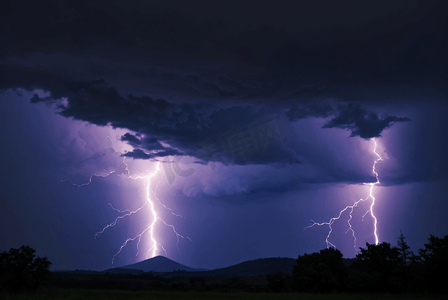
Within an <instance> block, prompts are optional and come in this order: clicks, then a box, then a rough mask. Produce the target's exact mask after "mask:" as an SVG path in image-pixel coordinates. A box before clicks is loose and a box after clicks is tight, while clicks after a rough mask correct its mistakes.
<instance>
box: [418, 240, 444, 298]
mask: <svg viewBox="0 0 448 300" xmlns="http://www.w3.org/2000/svg"><path fill="white" fill-rule="evenodd" d="M428 241H429V243H427V244H425V248H424V249H420V250H419V251H418V252H419V254H420V260H421V262H422V264H423V272H424V278H425V279H426V280H425V281H426V287H427V289H429V290H430V291H434V292H442V293H447V290H446V283H447V282H448V275H447V270H448V235H446V236H445V237H444V238H443V239H441V238H438V237H435V236H433V235H432V234H431V235H430V237H429V239H428Z"/></svg>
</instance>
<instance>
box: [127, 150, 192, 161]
mask: <svg viewBox="0 0 448 300" xmlns="http://www.w3.org/2000/svg"><path fill="white" fill-rule="evenodd" d="M182 154H183V153H181V152H179V151H177V150H175V149H166V150H162V151H158V152H155V153H149V154H147V153H145V152H144V151H143V150H141V149H134V150H132V151H131V152H126V153H124V154H122V155H121V156H124V157H132V158H134V159H156V158H157V157H164V156H169V155H182Z"/></svg>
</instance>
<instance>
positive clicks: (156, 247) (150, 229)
mask: <svg viewBox="0 0 448 300" xmlns="http://www.w3.org/2000/svg"><path fill="white" fill-rule="evenodd" d="M126 170H127V172H128V174H129V173H130V171H129V169H128V166H127V164H126ZM159 171H160V162H157V165H156V167H155V170H154V171H153V172H151V173H149V174H145V175H139V176H130V175H129V176H128V177H127V178H129V179H143V180H146V199H145V203H144V204H143V205H142V206H140V207H139V208H137V209H136V210H132V211H131V210H119V209H117V208H115V207H113V206H112V204H111V203H109V205H110V207H111V208H112V209H113V210H115V211H117V212H119V213H124V214H123V215H120V216H118V217H117V218H115V220H114V221H113V222H112V223H109V224H107V225H106V226H104V227H103V229H102V230H100V231H98V232H96V233H95V238H97V237H99V236H100V235H102V234H103V233H104V231H106V230H107V229H109V228H111V227H114V226H115V225H116V224H117V222H118V221H119V220H121V219H124V218H126V217H129V216H131V215H133V214H136V213H138V212H139V211H140V210H142V209H143V208H145V207H146V206H148V207H149V210H150V218H151V222H150V223H149V225H148V226H147V227H146V228H145V229H144V230H143V231H142V232H141V233H139V234H138V235H136V236H134V237H132V238H128V239H126V240H125V241H124V242H123V244H122V245H121V246H120V248H119V250H118V252H117V253H115V254H114V255H113V257H112V266H113V264H114V260H115V257H116V256H117V255H118V254H120V253H121V251H122V250H123V248H124V247H126V246H127V245H128V243H129V242H132V241H135V240H137V254H136V256H138V254H139V253H140V249H139V245H140V241H141V239H142V236H143V235H145V234H146V233H148V234H149V241H150V249H149V250H148V253H147V257H146V258H152V257H155V256H156V255H157V254H158V253H159V252H160V251H162V250H163V252H164V253H165V256H167V251H166V250H165V248H164V247H163V245H162V244H161V243H160V242H158V241H157V239H156V235H155V232H154V230H155V228H156V225H157V222H158V221H161V222H162V223H163V224H164V225H165V226H167V227H170V228H171V229H172V230H173V233H174V234H175V236H176V241H177V242H176V245H177V248H178V249H179V238H182V239H188V240H190V241H191V239H190V238H189V237H187V236H183V235H181V234H179V233H178V232H177V230H176V228H175V227H174V225H171V224H168V223H167V222H165V221H164V220H163V219H161V218H160V217H159V215H158V214H157V211H156V208H155V205H154V203H155V202H154V201H153V198H154V199H155V200H157V202H158V204H160V206H162V207H163V208H165V209H167V210H169V211H170V213H171V214H172V215H174V216H176V217H181V218H183V216H181V215H180V214H176V213H174V211H173V210H172V209H171V208H169V207H167V206H166V205H165V204H163V203H162V202H161V201H160V200H159V198H157V196H156V191H157V188H158V186H159V184H160V182H161V180H159V182H158V183H157V185H156V187H155V189H154V190H152V189H151V181H152V178H153V177H154V176H155V175H157V174H158V172H159ZM112 173H114V171H112V172H110V173H109V174H107V175H105V176H102V175H92V176H90V178H89V181H88V182H86V183H82V184H76V183H73V182H72V181H71V180H70V179H60V180H59V181H58V182H66V181H68V182H70V183H71V184H72V185H74V186H77V187H83V186H87V185H90V184H91V183H92V177H93V176H97V177H107V176H109V175H111V174H112ZM151 194H152V195H153V197H151Z"/></svg>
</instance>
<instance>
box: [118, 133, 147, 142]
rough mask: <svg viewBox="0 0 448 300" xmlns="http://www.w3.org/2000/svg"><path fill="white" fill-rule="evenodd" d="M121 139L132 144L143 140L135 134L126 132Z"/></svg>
mask: <svg viewBox="0 0 448 300" xmlns="http://www.w3.org/2000/svg"><path fill="white" fill-rule="evenodd" d="M121 141H123V142H128V143H129V144H131V145H140V144H141V143H142V142H141V141H140V139H138V138H137V137H136V136H135V135H132V134H130V133H126V134H125V135H123V136H122V137H121Z"/></svg>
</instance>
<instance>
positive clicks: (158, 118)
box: [0, 66, 300, 164]
mask: <svg viewBox="0 0 448 300" xmlns="http://www.w3.org/2000/svg"><path fill="white" fill-rule="evenodd" d="M5 69H7V70H8V72H5V73H3V74H8V76H5V77H3V76H2V78H1V79H2V81H1V83H0V88H3V89H6V88H18V87H22V88H26V89H29V90H34V89H43V90H44V91H48V92H50V94H51V96H47V97H43V98H40V97H39V96H37V94H36V95H34V96H33V98H32V102H33V103H39V102H45V103H48V102H49V103H53V102H57V100H58V99H62V98H67V103H68V105H67V106H62V105H59V106H58V107H59V109H60V111H59V114H60V115H62V116H64V117H68V118H70V117H72V118H74V119H76V120H82V121H86V122H89V123H91V124H95V125H99V126H106V125H111V126H112V127H115V128H126V129H129V130H131V131H134V132H136V133H138V134H139V135H140V137H139V138H137V136H133V135H131V134H127V135H124V136H123V137H122V138H121V139H122V140H123V141H127V142H128V143H129V144H131V145H132V146H133V147H134V148H135V152H130V153H126V154H125V156H128V157H133V158H140V159H152V158H155V157H157V156H159V157H162V156H167V155H179V154H186V155H191V156H195V155H196V156H197V154H196V153H197V151H196V150H197V149H198V147H201V144H203V143H205V142H207V141H208V140H210V139H212V138H215V139H220V138H221V137H222V136H228V135H229V134H231V133H233V132H234V131H235V130H236V131H238V130H242V129H247V130H248V131H250V128H249V126H251V125H253V124H256V123H257V122H260V121H264V120H265V119H266V118H267V117H269V115H272V114H273V113H275V112H274V111H272V110H270V111H269V112H268V111H267V110H266V109H265V108H263V106H260V107H254V106H247V105H246V106H237V105H235V106H233V107H229V108H225V109H223V108H222V106H218V105H215V104H203V103H196V104H189V103H170V102H168V101H166V100H164V99H152V98H151V97H148V96H145V95H143V96H134V95H127V96H121V95H120V94H119V93H118V91H117V90H116V89H115V88H114V87H111V86H109V85H108V84H107V83H106V82H105V81H104V80H101V79H96V80H93V81H91V82H90V83H86V82H71V81H69V80H65V79H62V78H60V77H59V76H56V75H53V74H39V73H38V72H35V71H33V70H29V69H25V68H15V67H10V66H7V67H6V68H4V70H5ZM3 79H4V80H3ZM142 135H143V137H142ZM162 143H166V145H165V144H162ZM239 143H240V142H239ZM275 145H277V146H274V147H268V148H266V151H264V152H263V153H256V154H255V155H249V156H248V157H247V158H246V157H245V158H244V159H243V160H233V162H232V163H237V164H250V163H261V164H264V163H268V164H269V163H278V162H282V163H285V162H286V163H299V162H300V159H299V158H298V156H297V154H296V153H295V152H294V151H292V150H291V149H284V146H283V143H277V144H275ZM175 149H179V150H175ZM148 153H150V154H148ZM222 156H223V155H221V157H222ZM224 156H225V155H224ZM212 159H217V160H219V157H213V158H212ZM226 161H227V162H229V161H228V160H226Z"/></svg>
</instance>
